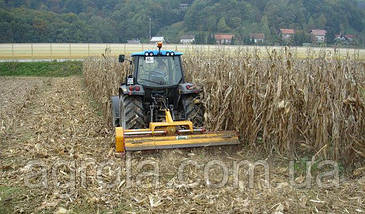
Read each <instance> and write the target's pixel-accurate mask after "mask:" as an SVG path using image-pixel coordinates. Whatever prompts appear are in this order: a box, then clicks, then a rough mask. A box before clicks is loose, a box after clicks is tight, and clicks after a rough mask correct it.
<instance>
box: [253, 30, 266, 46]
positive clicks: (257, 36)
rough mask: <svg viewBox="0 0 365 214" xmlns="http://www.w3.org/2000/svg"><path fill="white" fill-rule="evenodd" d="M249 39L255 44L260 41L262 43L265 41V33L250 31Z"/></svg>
mask: <svg viewBox="0 0 365 214" xmlns="http://www.w3.org/2000/svg"><path fill="white" fill-rule="evenodd" d="M250 39H251V41H253V42H254V43H255V44H261V43H264V41H265V34H263V33H251V34H250Z"/></svg>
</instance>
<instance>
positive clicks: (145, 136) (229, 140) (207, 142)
mask: <svg viewBox="0 0 365 214" xmlns="http://www.w3.org/2000/svg"><path fill="white" fill-rule="evenodd" d="M165 114H166V115H165V122H151V123H150V124H149V129H124V128H123V127H116V134H115V138H116V151H117V152H125V151H139V150H153V149H171V148H187V147H205V146H220V145H234V144H238V143H239V140H238V136H237V134H236V133H235V132H234V131H222V132H217V133H206V131H205V129H194V127H193V123H192V122H191V121H173V119H172V117H171V113H170V110H165Z"/></svg>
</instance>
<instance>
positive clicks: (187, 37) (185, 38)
mask: <svg viewBox="0 0 365 214" xmlns="http://www.w3.org/2000/svg"><path fill="white" fill-rule="evenodd" d="M194 41H195V36H194V35H184V36H182V37H181V38H180V43H182V44H192V43H194Z"/></svg>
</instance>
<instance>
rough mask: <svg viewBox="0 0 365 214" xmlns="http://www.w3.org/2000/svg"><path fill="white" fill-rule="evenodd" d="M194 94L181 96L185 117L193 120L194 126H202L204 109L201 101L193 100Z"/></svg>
mask: <svg viewBox="0 0 365 214" xmlns="http://www.w3.org/2000/svg"><path fill="white" fill-rule="evenodd" d="M195 99H196V97H195V96H186V97H183V99H182V103H183V107H184V114H185V119H187V120H190V121H191V122H193V125H194V127H203V126H204V109H203V104H202V103H196V102H195Z"/></svg>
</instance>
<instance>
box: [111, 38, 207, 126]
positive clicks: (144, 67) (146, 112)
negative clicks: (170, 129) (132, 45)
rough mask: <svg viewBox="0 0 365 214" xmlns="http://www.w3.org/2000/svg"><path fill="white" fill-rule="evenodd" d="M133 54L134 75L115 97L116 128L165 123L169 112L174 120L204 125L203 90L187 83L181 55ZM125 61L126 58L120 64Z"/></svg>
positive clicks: (127, 79) (144, 52) (159, 45)
mask: <svg viewBox="0 0 365 214" xmlns="http://www.w3.org/2000/svg"><path fill="white" fill-rule="evenodd" d="M161 47H162V43H158V50H151V51H143V52H138V53H133V54H132V60H128V61H129V62H130V64H131V68H132V69H131V71H130V72H129V73H128V74H127V76H126V78H125V82H124V83H121V85H120V87H119V96H114V97H112V114H113V125H114V126H115V127H118V126H121V127H124V128H125V129H142V128H146V127H148V125H149V123H150V122H160V121H164V120H165V110H166V109H168V110H169V111H170V113H171V116H172V119H173V120H190V121H192V122H193V124H194V125H195V126H198V127H201V126H202V125H203V114H204V112H203V106H202V104H201V103H200V101H199V93H200V90H199V89H198V88H197V87H196V86H195V85H194V84H191V83H187V82H185V79H184V73H183V69H182V65H181V64H182V62H181V55H182V53H180V52H174V51H170V50H161ZM124 61H126V59H125V56H124V55H120V56H119V62H121V63H123V62H124Z"/></svg>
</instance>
